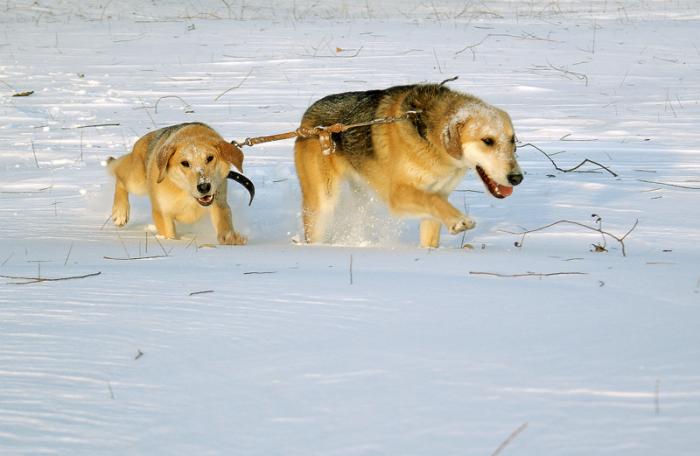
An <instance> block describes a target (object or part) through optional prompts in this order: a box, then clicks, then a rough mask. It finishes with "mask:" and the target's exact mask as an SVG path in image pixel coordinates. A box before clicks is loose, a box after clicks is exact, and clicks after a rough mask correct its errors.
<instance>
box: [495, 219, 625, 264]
mask: <svg viewBox="0 0 700 456" xmlns="http://www.w3.org/2000/svg"><path fill="white" fill-rule="evenodd" d="M638 223H639V219H637V220H635V222H634V225H632V228H630V229H629V230H628V231H627V232H626V233H625V234H624V235H623V236H615V235H614V234H612V233H610V232H608V231H603V229H602V228H601V224H600V223H599V224H598V226H597V227H595V226H590V225H586V224H584V223H579V222H574V221H571V220H557V221H556V222H553V223H550V224H548V225H544V226H541V227H539V228H535V229H532V230H525V231H521V232H519V233H516V232H513V231H506V230H501V231H502V232H504V233H508V234H515V235H519V236H522V238H521V239H520V242H518V243H516V247H522V246H523V243H524V242H525V236H526V235H528V234H530V233H535V232H537V231H542V230H546V229H548V228H551V227H553V226H556V225H561V224H568V225H575V226H580V227H581V228H585V229H587V230H591V231H596V232H598V233H600V234H601V236H603V239H605V236H609V237H611V238H613V239H615V240H616V241H617V242H618V243H619V244H620V247H621V248H622V256H627V252H626V250H625V242H624V241H625V238H627V236H629V235H630V233H631V232H632V231H634V229H635V228H637V224H638ZM596 251H598V249H596ZM603 251H604V250H603Z"/></svg>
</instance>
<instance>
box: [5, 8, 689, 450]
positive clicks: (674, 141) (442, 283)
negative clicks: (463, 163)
mask: <svg viewBox="0 0 700 456" xmlns="http://www.w3.org/2000/svg"><path fill="white" fill-rule="evenodd" d="M699 19H700V6H698V4H697V2H694V1H637V2H611V1H590V2H573V1H559V2H536V1H533V2H514V1H513V2H510V1H500V2H483V3H481V2H466V3H465V2H443V3H441V4H439V5H436V4H435V3H431V2H419V1H406V2H399V1H398V0H392V1H389V2H373V1H368V2H358V3H351V2H345V1H342V0H332V1H326V2H321V3H318V4H311V3H305V2H294V1H288V0H285V1H281V2H272V1H263V2H258V3H253V2H240V1H234V0H231V1H229V2H224V1H222V2H203V1H201V2H200V1H192V2H161V1H151V2H137V1H135V0H125V1H121V2H108V1H88V2H84V1H80V2H78V1H73V0H63V1H55V2H48V1H46V2H44V1H39V2H30V1H12V0H10V1H7V2H4V3H3V4H2V5H0V24H1V27H0V29H1V30H0V275H1V276H3V277H2V279H0V454H2V455H40V454H60V455H101V454H113V455H127V454H128V455H152V454H159V455H161V454H162V455H182V454H191V455H218V454H227V455H490V454H494V452H496V451H497V450H496V449H497V448H498V447H499V445H501V444H502V443H503V442H504V440H506V438H507V437H508V436H509V435H510V434H511V433H512V432H513V431H515V430H516V429H518V428H520V427H521V426H522V425H524V424H527V427H525V428H521V429H522V431H521V432H520V433H518V434H517V435H515V436H514V438H513V439H512V441H511V442H510V443H508V444H507V445H506V446H505V448H503V449H502V451H501V454H503V455H506V454H509V455H586V456H590V455H604V454H614V455H635V456H636V455H654V456H656V455H674V456H676V455H695V454H698V451H699V450H698V448H700V434H699V433H698V428H699V426H700V331H699V330H698V324H699V323H700V266H699V265H700V230H699V229H698V226H700V211H699V210H698V207H699V204H698V203H700V198H699V196H700V190H698V188H700V148H699V147H698V143H699V142H700V131H699V130H698V125H699V124H700V50H699V47H698V46H700V40H699V39H698V38H700V36H699V35H698V31H697V30H698V26H699V25H700V24H698V21H699ZM455 75H459V77H460V78H459V80H457V81H455V82H453V83H451V84H450V85H451V87H453V88H455V89H459V90H463V91H467V92H471V93H474V94H476V95H478V96H480V97H482V98H484V99H485V100H486V101H489V102H491V103H493V104H495V105H497V106H500V107H502V108H504V109H506V110H507V111H508V112H510V114H511V116H512V117H513V120H514V123H515V127H516V131H517V134H518V137H519V140H520V141H521V142H522V143H523V144H525V143H532V144H534V145H536V146H537V147H539V148H541V149H543V150H544V151H547V152H548V153H550V154H553V155H552V158H553V159H554V160H555V161H556V162H557V164H558V165H559V166H560V167H561V168H570V167H573V166H575V165H577V164H578V163H580V162H581V161H582V160H584V159H586V158H587V159H590V160H594V161H596V162H598V163H601V164H603V165H605V166H606V167H608V168H609V169H610V170H612V171H614V172H615V173H616V174H618V176H617V177H613V176H612V175H611V174H610V173H608V172H606V171H605V170H601V169H599V168H598V167H597V166H595V165H590V164H587V165H585V166H584V167H582V168H581V169H582V170H584V171H588V172H584V173H562V172H559V171H557V170H555V169H554V168H553V166H552V164H551V163H550V162H549V161H548V160H547V158H546V157H545V156H544V155H542V154H541V153H540V152H539V151H537V150H536V149H534V148H532V147H527V146H521V148H520V152H519V154H520V163H521V165H522V167H523V168H524V169H525V170H526V172H527V175H526V178H525V181H524V182H523V184H522V185H521V186H520V187H518V188H516V189H515V192H514V195H513V196H512V197H510V198H507V199H505V200H502V201H501V200H495V199H493V198H490V197H489V196H487V195H485V194H483V188H482V185H481V184H480V183H479V182H478V179H476V178H475V177H474V176H468V177H467V178H466V179H465V181H464V182H463V183H462V185H461V186H460V188H459V190H460V191H458V192H455V193H454V195H453V201H454V203H455V205H457V206H458V207H466V208H467V209H468V211H469V213H470V214H471V216H472V217H474V218H475V219H476V220H477V223H478V225H477V228H476V229H475V230H473V231H471V232H469V233H467V235H466V237H465V238H464V239H463V238H462V236H449V235H447V234H445V235H444V240H443V247H442V248H440V249H438V250H421V249H418V248H416V245H417V242H418V233H417V225H416V222H415V221H403V222H399V221H395V220H392V219H391V218H390V217H389V216H388V215H387V213H386V210H385V209H383V208H382V207H381V206H377V205H372V204H370V205H369V206H362V205H358V204H357V203H356V202H354V201H353V200H352V199H351V198H347V200H346V201H345V202H344V208H345V210H344V212H345V214H346V215H345V216H343V217H340V220H338V228H337V230H336V237H335V241H336V242H335V244H334V245H331V246H302V245H296V244H295V243H294V242H293V239H294V238H298V237H299V236H300V234H301V226H300V217H299V205H300V196H299V190H298V186H297V182H296V177H295V172H294V167H293V162H292V143H291V141H285V142H278V143H270V144H265V145H259V146H255V147H254V148H246V149H245V152H246V154H247V155H246V161H245V170H246V173H247V174H248V175H249V176H250V177H251V178H252V179H253V180H254V181H255V183H256V185H257V188H258V194H257V196H256V200H255V202H254V204H253V206H251V207H248V206H247V205H246V195H245V191H244V190H243V189H241V188H232V189H231V190H230V195H229V200H230V202H231V203H232V206H233V208H234V218H235V223H236V225H237V226H238V227H239V228H240V229H241V230H242V231H243V232H244V233H246V234H247V235H248V236H249V239H250V243H249V245H248V246H245V247H222V246H216V245H213V243H214V242H215V237H214V235H213V231H212V229H211V226H210V225H209V223H208V221H206V220H205V221H203V222H202V223H200V224H198V225H196V226H194V227H184V228H182V229H181V230H180V231H181V232H182V233H183V239H182V240H180V241H158V240H156V239H155V238H154V237H153V234H152V232H149V225H150V223H151V220H150V211H149V207H148V203H147V201H146V200H145V199H143V198H141V199H139V198H136V199H132V203H133V218H132V221H131V222H130V223H129V225H127V227H126V228H125V229H122V230H117V229H115V228H114V227H113V226H112V225H111V224H109V223H105V222H106V220H107V217H108V215H109V213H110V206H111V196H112V195H111V192H112V189H113V182H112V180H111V178H110V177H108V176H107V174H106V172H105V169H104V168H103V167H102V166H101V162H102V161H103V160H104V159H105V158H106V157H107V156H109V155H119V154H122V153H125V152H127V151H128V150H129V149H130V147H131V145H132V144H133V142H134V141H135V140H136V139H137V138H138V137H139V136H141V135H143V134H144V133H146V132H147V131H150V130H152V129H154V128H156V127H161V126H165V125H169V124H173V123H178V122H183V121H193V120H197V121H204V122H207V123H209V124H210V125H212V126H213V127H214V128H216V129H217V130H218V131H219V132H221V133H222V134H223V135H224V136H225V137H227V138H230V139H242V138H245V137H246V136H256V135H264V134H271V133H278V132H283V131H288V130H291V129H294V128H295V127H296V126H297V123H298V120H299V119H300V117H301V114H302V113H303V111H304V110H305V108H306V107H307V106H308V105H309V104H310V103H311V102H312V101H314V100H315V99H317V98H319V97H321V96H324V95H327V94H330V93H334V92H339V91H347V90H364V89H368V88H382V87H388V86H391V85H396V84H404V83H411V82H420V81H435V82H439V81H442V80H444V79H447V78H449V77H452V76H455ZM25 91H34V93H33V94H32V95H30V96H26V97H12V95H13V94H16V93H20V92H25ZM95 125H103V126H95ZM669 184H672V185H676V186H671V185H669ZM592 214H596V216H597V217H600V218H601V219H602V228H603V229H604V230H606V231H609V232H610V233H612V234H614V235H616V236H618V237H619V236H622V235H623V234H624V233H626V232H627V231H628V230H629V229H630V228H632V227H633V225H634V224H635V221H637V220H638V221H639V223H638V225H637V226H636V228H635V229H634V230H633V231H632V232H631V233H630V234H629V236H628V237H627V238H626V239H625V240H624V246H625V250H626V252H625V253H626V256H623V254H622V250H621V247H622V245H621V244H620V243H618V242H617V241H615V240H614V239H612V238H609V237H608V238H607V239H606V241H607V243H606V248H607V250H608V251H607V252H595V251H593V250H594V248H593V245H594V244H599V243H601V242H602V240H601V236H600V234H599V233H596V232H594V231H589V230H586V229H584V228H582V227H580V226H576V225H572V224H561V225H557V226H555V227H552V228H549V229H545V230H542V231H540V232H537V233H531V234H528V235H527V236H526V237H525V239H524V242H523V244H522V246H521V247H518V246H516V245H515V244H514V243H515V242H520V241H521V237H520V236H517V235H513V234H508V233H506V232H505V231H510V232H520V231H522V230H525V229H533V228H537V227H541V226H544V225H547V224H550V223H553V222H556V221H558V220H570V221H575V222H579V223H583V224H587V225H591V226H595V224H596V220H595V219H596V217H593V216H592ZM463 243H466V244H469V246H471V247H472V248H471V249H470V248H462V245H463ZM164 253H167V256H165V255H164ZM143 256H156V258H152V259H145V260H134V259H130V258H134V257H143ZM109 258H116V259H109ZM484 272H487V273H494V274H501V275H519V274H528V273H537V274H553V273H561V272H566V273H581V274H566V275H552V276H540V277H537V276H524V277H499V276H494V275H484V274H474V273H484ZM97 273H100V274H99V275H94V274H97ZM83 275H85V276H87V275H90V276H88V277H85V278H82V279H73V280H65V281H53V282H52V281H44V282H40V283H30V284H24V285H19V284H18V283H23V282H27V280H24V279H17V278H12V277H41V278H61V277H72V276H83Z"/></svg>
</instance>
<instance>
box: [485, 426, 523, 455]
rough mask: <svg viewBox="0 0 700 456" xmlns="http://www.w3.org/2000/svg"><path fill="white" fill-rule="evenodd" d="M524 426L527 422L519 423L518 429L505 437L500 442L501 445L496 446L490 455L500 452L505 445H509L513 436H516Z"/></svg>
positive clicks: (513, 438)
mask: <svg viewBox="0 0 700 456" xmlns="http://www.w3.org/2000/svg"><path fill="white" fill-rule="evenodd" d="M526 428H527V423H523V424H521V425H520V427H519V428H518V429H516V430H514V431H513V432H512V433H511V434H510V435H509V436H508V438H507V439H505V440H504V441H503V443H501V446H499V447H498V448H496V451H494V452H493V454H491V456H498V455H499V454H501V451H503V449H504V448H505V447H507V446H508V445H510V443H511V442H512V441H513V440H515V438H516V437H517V436H518V434H520V433H521V432H523V431H524V430H525V429H526Z"/></svg>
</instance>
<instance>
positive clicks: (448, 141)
mask: <svg viewBox="0 0 700 456" xmlns="http://www.w3.org/2000/svg"><path fill="white" fill-rule="evenodd" d="M467 121H468V119H464V120H460V121H459V122H451V123H450V125H449V126H448V127H447V129H445V133H444V134H443V137H442V139H443V144H444V146H445V150H446V151H447V153H448V154H450V155H451V156H452V157H454V158H456V159H457V160H460V159H461V158H462V135H461V132H462V128H464V126H465V125H466V123H467Z"/></svg>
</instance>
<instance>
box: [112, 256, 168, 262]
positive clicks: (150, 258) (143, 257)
mask: <svg viewBox="0 0 700 456" xmlns="http://www.w3.org/2000/svg"><path fill="white" fill-rule="evenodd" d="M102 258H104V259H105V260H115V261H135V260H153V259H155V258H167V255H150V256H138V257H129V258H119V257H110V256H103V257H102Z"/></svg>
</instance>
